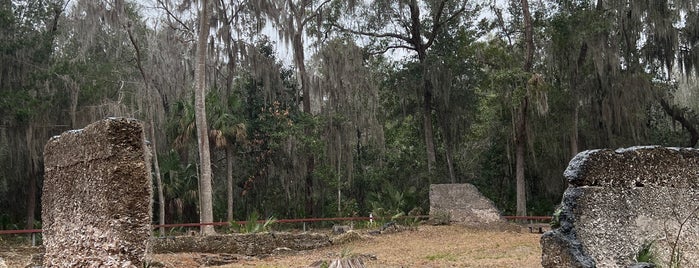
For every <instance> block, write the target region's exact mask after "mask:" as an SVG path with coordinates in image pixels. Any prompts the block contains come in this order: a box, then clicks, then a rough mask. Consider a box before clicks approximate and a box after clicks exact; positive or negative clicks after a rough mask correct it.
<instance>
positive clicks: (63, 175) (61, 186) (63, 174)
mask: <svg viewBox="0 0 699 268" xmlns="http://www.w3.org/2000/svg"><path fill="white" fill-rule="evenodd" d="M144 141H145V139H144V133H143V126H142V125H141V123H140V122H138V121H136V120H134V119H125V118H110V119H105V120H102V121H98V122H96V123H93V124H91V125H88V126H87V127H85V128H84V129H82V130H72V131H68V132H65V133H63V134H61V135H60V136H56V137H53V138H51V140H49V141H48V143H47V144H46V147H45V149H44V163H45V169H46V174H45V178H44V187H43V199H42V204H41V205H42V210H41V212H42V220H43V236H44V240H43V244H44V246H45V248H46V254H45V255H44V266H45V267H141V266H142V264H143V261H144V258H145V253H146V249H147V243H148V241H149V237H150V233H151V227H150V223H151V218H152V217H151V199H152V198H151V196H152V186H151V176H150V154H149V153H148V151H147V149H146V145H145V142H144Z"/></svg>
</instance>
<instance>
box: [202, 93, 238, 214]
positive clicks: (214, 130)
mask: <svg viewBox="0 0 699 268" xmlns="http://www.w3.org/2000/svg"><path fill="white" fill-rule="evenodd" d="M207 101H208V107H209V109H210V110H211V111H212V113H210V114H211V119H210V121H211V122H212V123H211V130H209V137H210V138H211V140H212V141H213V145H214V146H215V147H216V148H217V149H225V151H226V182H227V194H226V200H227V202H226V204H227V210H226V212H227V213H226V215H227V218H226V219H227V220H228V221H229V222H230V221H233V162H235V153H234V149H235V147H236V145H241V144H244V143H245V142H246V140H247V126H246V124H245V123H244V122H243V121H244V120H243V118H242V117H240V116H238V115H240V114H242V112H241V104H240V101H238V100H237V99H235V98H231V99H230V100H229V101H228V107H224V105H223V102H221V101H220V99H219V98H218V95H217V94H209V96H208V97H207Z"/></svg>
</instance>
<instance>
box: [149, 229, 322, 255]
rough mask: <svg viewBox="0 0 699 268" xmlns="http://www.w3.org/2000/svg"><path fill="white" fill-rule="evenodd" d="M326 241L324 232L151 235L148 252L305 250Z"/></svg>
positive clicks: (256, 252) (257, 252)
mask: <svg viewBox="0 0 699 268" xmlns="http://www.w3.org/2000/svg"><path fill="white" fill-rule="evenodd" d="M329 245H330V237H328V235H325V234H311V233H301V234H293V233H286V232H274V233H256V234H230V235H212V236H176V237H163V238H152V239H151V250H150V252H152V253H156V254H157V253H179V252H200V253H235V254H243V255H247V256H257V255H263V254H271V253H273V252H274V250H275V249H278V248H289V249H292V250H309V249H315V248H320V247H325V246H329Z"/></svg>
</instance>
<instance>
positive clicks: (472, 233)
mask: <svg viewBox="0 0 699 268" xmlns="http://www.w3.org/2000/svg"><path fill="white" fill-rule="evenodd" d="M539 238H540V235H539V234H531V233H528V232H512V231H501V230H484V229H475V228H470V227H464V226H459V225H451V226H420V227H419V230H417V231H404V232H400V233H394V234H385V235H379V236H371V237H369V236H367V238H366V239H364V240H361V241H355V242H351V243H347V244H342V245H334V246H331V247H327V248H322V249H316V250H310V251H302V252H297V253H295V254H289V255H273V256H268V257H265V258H262V259H245V258H241V259H240V260H239V261H237V262H236V263H233V264H229V265H226V266H220V267H307V266H308V265H310V264H311V263H313V262H315V261H318V260H332V259H335V258H338V257H341V256H348V255H355V256H375V257H376V258H375V259H367V260H365V261H364V263H365V264H366V265H367V266H368V267H541V264H540V263H541V246H540V245H539ZM200 256H201V255H200V254H159V255H155V256H154V259H155V260H158V261H161V262H162V263H164V264H166V266H168V267H192V266H194V265H196V262H195V261H194V258H198V257H200Z"/></svg>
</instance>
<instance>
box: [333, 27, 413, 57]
mask: <svg viewBox="0 0 699 268" xmlns="http://www.w3.org/2000/svg"><path fill="white" fill-rule="evenodd" d="M331 26H332V27H335V28H337V29H338V30H340V31H342V32H346V33H351V34H356V35H362V36H369V37H376V38H396V39H400V40H403V41H404V42H406V43H409V44H412V40H411V39H410V38H409V37H407V36H404V35H400V34H395V33H372V32H365V31H358V30H354V29H347V28H345V27H342V26H341V25H339V24H336V23H332V24H331ZM411 49H413V50H414V49H415V48H411Z"/></svg>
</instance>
